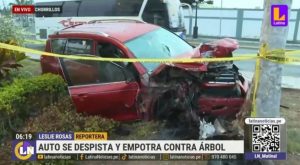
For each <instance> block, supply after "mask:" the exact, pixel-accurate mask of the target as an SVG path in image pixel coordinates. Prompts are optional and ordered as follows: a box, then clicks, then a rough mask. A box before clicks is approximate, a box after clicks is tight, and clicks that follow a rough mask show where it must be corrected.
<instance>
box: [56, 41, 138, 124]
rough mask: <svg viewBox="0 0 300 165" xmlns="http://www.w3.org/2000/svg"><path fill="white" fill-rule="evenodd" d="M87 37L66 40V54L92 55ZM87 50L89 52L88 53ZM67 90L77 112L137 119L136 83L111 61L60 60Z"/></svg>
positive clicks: (91, 45) (91, 46)
mask: <svg viewBox="0 0 300 165" xmlns="http://www.w3.org/2000/svg"><path fill="white" fill-rule="evenodd" d="M93 45H94V44H92V43H90V42H89V41H87V40H80V39H76V40H74V39H69V40H68V42H67V44H66V49H65V54H73V55H74V54H81V55H82V54H85V55H87V56H91V54H94V51H92V49H93ZM88 53H90V54H88ZM60 61H61V66H62V69H63V72H64V77H65V79H66V80H67V82H68V89H69V93H70V95H71V97H72V100H73V102H74V104H75V106H76V109H77V111H78V112H83V113H87V114H91V115H101V116H103V117H108V118H113V119H115V120H136V119H137V118H138V116H137V111H136V109H135V99H136V96H137V92H138V89H139V85H138V83H137V82H135V81H134V79H132V78H130V75H131V74H130V73H128V72H127V70H126V68H124V67H123V66H121V65H120V64H117V63H113V62H101V61H88V60H73V59H61V60H60Z"/></svg>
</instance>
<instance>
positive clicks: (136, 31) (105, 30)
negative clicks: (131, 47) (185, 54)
mask: <svg viewBox="0 0 300 165" xmlns="http://www.w3.org/2000/svg"><path fill="white" fill-rule="evenodd" d="M157 28H159V27H158V26H156V25H152V24H148V23H135V22H109V23H91V24H83V25H78V26H73V27H70V28H66V29H64V30H62V31H61V32H62V33H65V32H66V33H72V32H74V33H88V34H90V33H98V34H101V35H108V36H110V37H113V38H116V39H118V40H119V41H121V42H126V41H128V40H131V39H133V38H136V37H138V36H140V35H143V34H145V33H148V32H150V31H153V30H155V29H157Z"/></svg>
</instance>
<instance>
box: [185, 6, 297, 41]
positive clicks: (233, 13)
mask: <svg viewBox="0 0 300 165" xmlns="http://www.w3.org/2000/svg"><path fill="white" fill-rule="evenodd" d="M186 13H187V12H186ZM186 13H185V14H186ZM263 14H264V11H263V10H262V9H229V8H226V9H221V8H199V9H198V17H197V22H198V23H197V26H198V27H199V29H198V34H199V36H200V37H212V38H218V37H232V38H237V39H244V40H250V41H251V40H253V41H257V40H259V37H260V32H261V25H262V20H263ZM186 15H188V14H186ZM299 20H300V9H297V10H294V9H293V10H292V11H291V13H290V20H289V34H288V42H290V43H300V33H299ZM184 21H185V25H186V27H187V34H188V35H192V32H193V27H194V22H195V10H193V16H185V20H184Z"/></svg>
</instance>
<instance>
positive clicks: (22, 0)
mask: <svg viewBox="0 0 300 165" xmlns="http://www.w3.org/2000/svg"><path fill="white" fill-rule="evenodd" d="M33 3H34V1H33V0H15V2H14V3H9V6H13V5H32V4H33ZM18 17H19V16H18ZM20 17H21V20H22V24H23V26H28V15H21V16H20Z"/></svg>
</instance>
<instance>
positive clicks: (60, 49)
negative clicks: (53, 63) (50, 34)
mask: <svg viewBox="0 0 300 165" xmlns="http://www.w3.org/2000/svg"><path fill="white" fill-rule="evenodd" d="M66 43H67V40H66V39H52V40H51V51H52V53H58V54H64V51H65V46H66Z"/></svg>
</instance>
